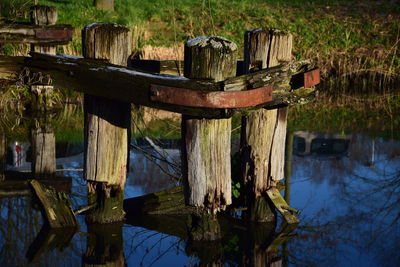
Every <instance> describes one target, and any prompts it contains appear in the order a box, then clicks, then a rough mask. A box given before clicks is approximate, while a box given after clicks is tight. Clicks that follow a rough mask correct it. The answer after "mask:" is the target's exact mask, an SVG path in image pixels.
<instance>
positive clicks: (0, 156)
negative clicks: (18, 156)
mask: <svg viewBox="0 0 400 267" xmlns="http://www.w3.org/2000/svg"><path fill="white" fill-rule="evenodd" d="M6 160H7V138H6V135H5V133H2V132H0V182H1V181H4V179H5V174H4V172H5V170H6Z"/></svg>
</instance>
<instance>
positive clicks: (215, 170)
mask: <svg viewBox="0 0 400 267" xmlns="http://www.w3.org/2000/svg"><path fill="white" fill-rule="evenodd" d="M236 57H237V46H236V44H235V43H233V42H231V41H229V40H227V39H224V38H221V37H204V36H203V37H197V38H195V39H192V40H189V41H188V42H186V43H185V62H184V64H185V72H184V75H185V77H188V78H191V79H208V80H212V81H215V82H219V81H223V80H225V79H227V78H229V77H234V76H235V74H236ZM181 133H182V141H183V145H182V150H183V151H182V163H181V165H182V174H183V180H184V190H185V202H186V204H188V205H190V206H195V207H199V208H200V210H201V211H200V213H199V214H192V215H191V216H190V217H191V222H190V223H189V225H190V227H191V230H190V238H191V239H192V240H195V241H203V240H206V241H214V240H219V239H220V238H221V234H220V226H219V224H218V221H217V219H216V216H215V214H216V213H217V212H218V211H220V210H225V208H226V207H227V206H229V205H230V204H231V203H232V198H231V155H230V148H231V145H230V142H231V119H205V118H204V117H190V116H182V127H181Z"/></svg>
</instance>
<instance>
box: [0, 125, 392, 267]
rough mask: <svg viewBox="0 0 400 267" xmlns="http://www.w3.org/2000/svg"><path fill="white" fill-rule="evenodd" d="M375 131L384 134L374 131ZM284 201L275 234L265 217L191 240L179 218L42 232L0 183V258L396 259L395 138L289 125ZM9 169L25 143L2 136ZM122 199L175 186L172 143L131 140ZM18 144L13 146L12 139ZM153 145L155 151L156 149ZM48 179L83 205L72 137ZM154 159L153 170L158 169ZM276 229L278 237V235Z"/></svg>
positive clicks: (23, 202) (42, 261)
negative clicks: (291, 217)
mask: <svg viewBox="0 0 400 267" xmlns="http://www.w3.org/2000/svg"><path fill="white" fill-rule="evenodd" d="M382 136H387V134H386V133H382ZM288 139H289V140H290V141H291V142H288V143H289V144H290V148H291V149H288V151H289V152H290V153H289V154H288V155H287V156H288V158H287V162H289V164H290V165H288V166H287V167H288V168H286V176H287V181H286V184H288V185H289V187H288V190H287V191H286V192H284V194H285V198H286V199H287V201H288V202H290V205H291V206H292V207H294V208H296V209H299V210H300V211H301V213H300V215H299V218H300V222H301V223H300V224H299V226H298V227H297V228H296V229H294V231H292V232H290V234H289V238H284V236H286V235H285V234H282V225H281V221H279V222H278V225H277V227H276V229H275V231H271V229H273V227H272V226H269V225H267V226H266V225H261V226H260V225H252V226H246V225H243V224H241V223H237V224H235V223H233V226H232V223H230V226H228V228H227V229H228V230H227V231H225V232H224V236H223V239H222V241H221V242H217V243H212V244H211V243H194V242H190V241H189V240H188V238H187V235H186V232H187V229H185V228H184V226H182V224H180V221H182V220H180V218H178V217H176V216H175V217H162V218H161V219H160V218H158V219H157V218H151V217H149V218H147V219H146V220H144V221H140V220H138V221H134V222H130V223H126V224H120V225H109V226H105V227H103V228H101V227H100V228H96V227H89V228H88V227H87V226H86V224H85V222H84V216H82V215H81V216H78V217H79V223H80V229H79V231H78V232H77V233H75V234H74V233H68V231H62V232H61V233H59V232H50V233H49V232H46V231H47V230H46V229H42V230H41V225H42V223H43V222H42V218H41V215H40V212H39V210H38V209H37V206H36V204H35V203H34V202H33V201H32V200H31V196H30V194H29V190H28V189H27V188H25V187H24V186H18V183H19V182H18V181H19V180H18V179H21V178H18V179H17V178H13V179H11V178H7V179H6V180H5V181H4V182H0V207H1V211H0V212H1V213H0V215H1V216H0V266H81V265H83V266H100V265H102V266H103V265H104V266H125V264H126V265H127V266H200V265H207V266H208V265H209V266H400V253H399V251H400V226H399V222H400V220H399V218H400V205H399V203H400V142H399V141H397V140H390V139H383V138H380V137H369V136H367V135H363V134H357V133H352V134H347V135H341V134H327V133H312V132H307V131H301V132H300V131H299V132H294V133H290V134H289V135H288ZM8 143H9V151H8V165H7V169H8V170H27V169H30V159H29V157H30V156H29V154H30V149H29V146H30V145H29V143H23V142H22V143H18V140H8ZM132 143H133V144H134V145H135V146H137V147H139V148H140V150H144V151H139V150H137V149H132V151H131V154H130V172H129V177H128V179H127V185H126V191H125V194H126V198H130V197H135V196H140V195H143V194H147V193H151V192H156V191H159V190H162V189H166V188H169V187H173V186H176V185H177V184H178V182H177V181H176V179H175V178H173V177H170V176H168V175H166V174H165V173H166V172H168V173H172V174H174V175H179V174H177V173H176V172H175V170H176V169H175V168H174V166H173V165H167V164H165V163H163V162H162V161H160V160H149V159H148V153H150V154H153V155H156V156H157V157H164V158H167V159H168V161H170V162H174V164H177V165H179V150H178V149H176V146H175V145H176V142H172V143H169V147H166V148H165V149H161V148H162V145H161V144H160V143H158V142H157V141H155V140H143V139H141V140H133V141H132ZM17 146H18V147H17ZM157 151H158V152H157ZM57 154H58V155H57V169H58V172H57V174H58V175H59V176H64V177H68V179H64V180H60V182H59V183H58V184H57V185H56V187H58V188H59V189H62V190H66V191H68V192H70V196H71V199H72V202H73V206H74V207H75V208H76V207H79V206H82V205H84V204H85V202H86V201H85V194H86V187H85V183H84V181H83V179H82V173H83V172H82V169H83V154H82V144H80V143H65V142H64V143H58V145H57ZM160 167H161V168H160ZM282 237H283V238H282Z"/></svg>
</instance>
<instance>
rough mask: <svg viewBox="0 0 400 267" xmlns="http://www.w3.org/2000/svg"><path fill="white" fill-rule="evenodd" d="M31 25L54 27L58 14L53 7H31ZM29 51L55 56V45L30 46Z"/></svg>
mask: <svg viewBox="0 0 400 267" xmlns="http://www.w3.org/2000/svg"><path fill="white" fill-rule="evenodd" d="M30 15H31V23H33V24H35V25H54V24H56V22H57V18H58V14H57V9H56V8H55V7H48V6H33V7H31V9H30ZM31 51H33V52H38V53H44V54H51V55H55V54H56V52H57V46H55V45H45V46H44V45H31Z"/></svg>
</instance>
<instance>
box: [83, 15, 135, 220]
mask: <svg viewBox="0 0 400 267" xmlns="http://www.w3.org/2000/svg"><path fill="white" fill-rule="evenodd" d="M131 38H132V35H131V32H130V31H129V30H128V29H127V28H125V27H123V26H119V25H116V24H104V23H93V24H90V25H87V26H86V27H85V28H84V29H83V30H82V40H83V41H82V44H83V55H84V57H85V58H91V59H107V60H109V61H110V62H111V63H113V64H116V65H122V66H126V64H127V61H128V56H129V55H130V54H131ZM112 89H113V88H110V90H112ZM84 110H85V179H86V180H87V181H88V200H89V204H93V203H96V204H97V206H96V208H95V209H94V210H93V211H92V212H91V213H90V214H89V215H88V216H87V221H88V222H95V223H108V222H116V221H121V220H123V219H124V215H125V213H124V211H123V196H124V187H125V180H126V176H127V164H128V157H129V143H128V141H129V135H130V114H131V113H130V110H131V108H130V104H129V103H123V102H119V101H114V100H109V99H106V98H102V97H95V96H91V95H85V99H84Z"/></svg>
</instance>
